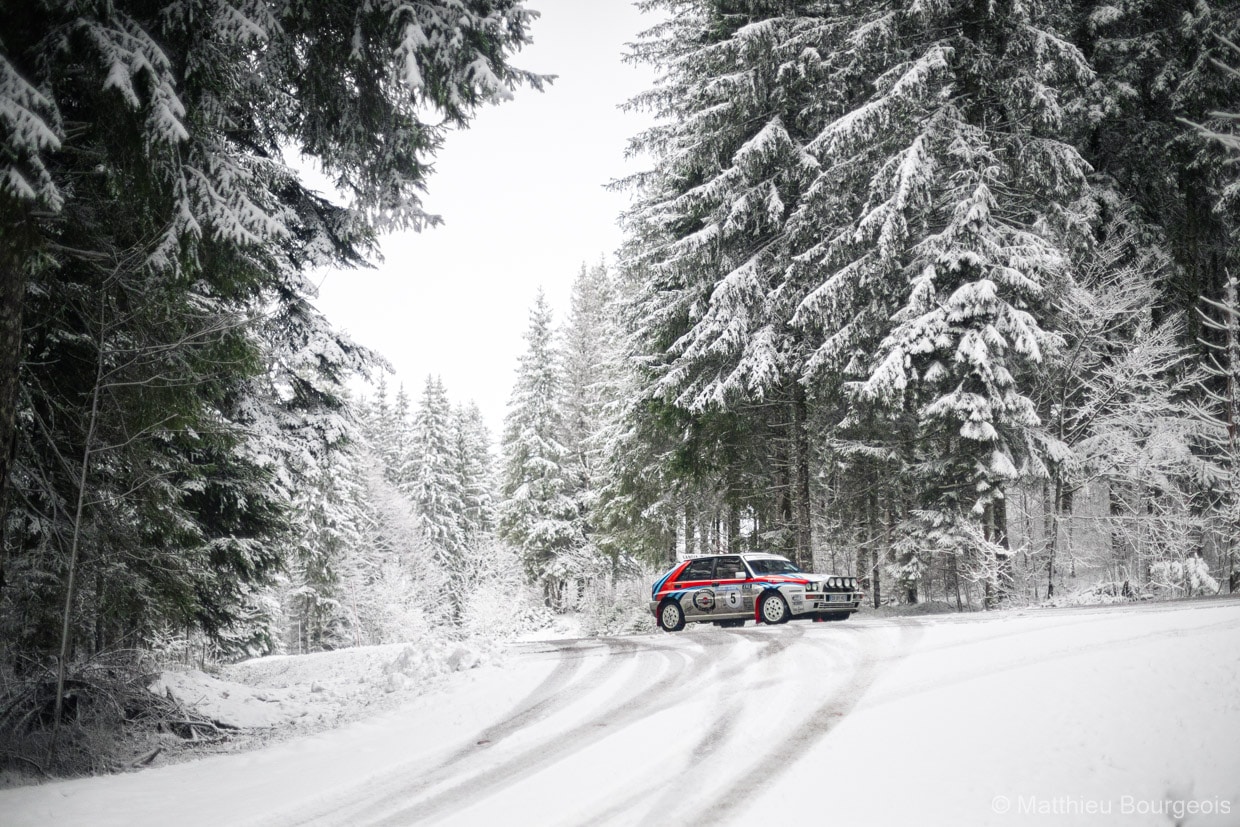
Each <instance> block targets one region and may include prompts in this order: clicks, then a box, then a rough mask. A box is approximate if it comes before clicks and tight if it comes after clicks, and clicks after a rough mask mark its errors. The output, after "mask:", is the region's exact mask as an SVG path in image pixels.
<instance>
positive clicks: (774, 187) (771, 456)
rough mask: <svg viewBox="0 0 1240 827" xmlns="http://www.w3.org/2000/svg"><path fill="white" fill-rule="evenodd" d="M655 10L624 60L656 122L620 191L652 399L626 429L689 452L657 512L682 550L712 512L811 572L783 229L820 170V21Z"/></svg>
mask: <svg viewBox="0 0 1240 827" xmlns="http://www.w3.org/2000/svg"><path fill="white" fill-rule="evenodd" d="M647 6H648V7H649V8H665V9H666V10H667V11H668V12H670V15H671V16H670V19H669V20H668V21H667V22H666V23H664V24H662V25H660V26H658V27H656V28H655V29H653V30H651V32H650V33H648V35H647V36H646V38H645V40H644V41H643V42H642V43H640V44H638V45H637V47H636V48H635V51H634V58H635V59H637V60H641V61H645V62H648V63H652V64H655V65H656V66H659V67H660V68H662V69H663V75H662V77H661V78H660V79H659V81H658V86H657V88H656V89H654V90H652V91H651V92H649V93H646V94H645V95H642V96H639V97H638V98H636V99H635V100H634V101H633V105H634V106H645V107H648V108H650V109H651V110H652V111H653V112H654V114H655V115H656V116H658V117H659V118H660V119H661V121H662V123H660V124H659V125H657V126H655V127H654V128H652V129H650V130H648V131H646V132H644V133H642V134H641V135H638V136H637V137H636V138H635V139H634V140H633V142H632V148H633V149H634V150H635V151H638V152H645V153H648V154H650V155H651V157H652V158H653V160H654V168H653V169H652V170H651V171H649V172H647V173H643V174H641V175H639V176H635V177H634V178H633V179H632V180H631V182H630V183H632V184H635V185H636V186H637V188H638V190H639V198H638V200H637V203H636V205H635V207H634V208H633V209H632V210H631V211H630V212H629V213H628V215H627V216H626V224H627V229H628V232H629V235H630V239H629V247H628V255H627V258H628V262H627V264H628V266H629V267H631V268H632V269H633V270H635V271H636V272H638V273H640V278H641V284H642V289H641V290H640V291H639V292H638V294H637V296H636V302H637V312H636V313H635V314H634V319H635V320H636V321H637V323H638V337H639V341H640V345H639V349H640V351H641V352H642V353H643V354H644V355H645V357H646V358H645V367H646V369H647V371H648V373H647V380H646V381H647V386H646V388H645V389H644V391H643V392H644V395H645V396H646V397H647V399H648V400H649V401H648V404H647V405H645V406H643V407H640V408H637V409H635V413H637V414H638V415H639V416H643V417H646V419H647V421H646V422H645V423H644V424H643V430H647V431H650V432H651V433H652V436H653V432H654V431H657V430H659V428H660V426H661V425H663V426H666V427H667V429H668V432H667V433H666V434H664V438H665V439H666V440H667V441H669V442H675V441H676V439H677V438H678V437H679V438H680V441H681V444H680V449H679V450H677V451H675V452H674V456H673V455H669V457H671V461H670V465H668V467H667V469H666V470H667V476H668V480H667V483H666V484H665V485H664V488H665V490H666V491H667V492H668V494H669V495H671V496H669V497H668V501H667V502H666V503H665V505H664V507H663V510H669V509H674V510H677V511H679V510H680V509H682V508H683V510H684V512H683V516H681V515H679V514H678V515H677V517H676V521H678V522H680V523H681V525H682V526H683V527H684V528H683V530H684V533H685V536H686V537H689V538H694V537H696V539H690V540H688V541H687V542H689V543H691V544H693V543H700V542H701V535H702V534H703V533H704V532H702V531H700V530H695V529H698V528H699V526H698V525H697V523H698V522H699V520H700V519H701V518H702V517H703V516H705V517H706V519H707V520H708V521H712V520H715V519H717V517H716V514H715V512H716V510H717V509H718V508H719V506H720V505H722V506H723V507H724V508H725V510H726V512H727V514H726V517H724V520H725V521H726V523H727V524H728V526H729V530H728V531H727V535H728V540H727V542H728V543H729V544H731V545H733V546H734V547H738V546H737V544H738V543H739V541H740V537H739V532H740V524H741V517H742V516H744V517H745V518H746V520H747V522H749V523H750V525H751V527H752V529H751V532H750V539H749V542H753V543H762V544H764V545H774V546H775V547H776V548H783V547H785V546H788V547H790V548H791V547H793V546H795V547H796V548H797V549H798V552H799V553H800V554H801V555H802V556H803V557H808V545H809V523H810V519H809V511H808V479H809V476H810V475H809V468H808V462H809V452H808V449H807V442H806V439H805V437H806V433H805V431H804V427H803V426H804V422H805V421H806V416H807V411H806V404H805V403H806V400H805V396H804V393H803V390H802V389H800V388H799V387H798V386H797V384H796V382H797V378H798V376H799V373H800V371H799V365H798V361H799V359H798V357H797V355H796V354H797V352H798V348H797V344H796V341H795V337H794V333H795V331H793V330H792V329H791V328H790V326H789V324H788V321H789V319H790V317H791V315H792V308H790V307H788V306H787V302H786V299H785V297H784V296H783V295H782V294H780V293H779V292H778V291H777V290H776V288H777V286H778V285H779V282H780V279H781V275H782V272H783V270H784V267H785V264H784V257H785V255H786V246H785V241H786V239H785V233H786V230H787V224H788V221H789V218H790V217H791V216H792V215H794V214H795V212H796V211H797V209H798V204H799V201H800V199H801V197H802V195H803V193H804V191H805V189H806V188H807V187H808V185H809V183H810V182H811V181H812V180H814V178H815V177H816V175H817V174H818V172H819V170H818V166H817V162H816V161H815V159H814V158H813V157H811V156H810V155H809V154H808V153H806V152H805V151H804V149H803V146H804V143H805V141H806V140H807V139H808V138H809V137H810V136H812V134H813V128H814V126H815V121H814V117H813V114H812V113H813V110H814V109H815V106H816V105H817V104H816V103H815V98H816V96H817V94H818V91H819V90H818V89H817V88H816V83H817V78H818V74H819V71H820V67H821V63H822V55H821V54H820V53H819V51H818V49H817V47H818V46H819V45H820V37H819V35H818V33H817V28H818V27H819V26H820V25H821V24H822V19H821V18H822V17H823V15H824V14H825V13H824V11H823V10H822V9H821V8H820V7H818V6H817V5H816V4H813V3H797V2H794V3H786V2H780V3H774V2H750V3H742V4H734V3H718V2H694V3H679V2H676V3H660V2H655V3H649V4H647ZM677 483H679V484H677ZM674 489H680V491H679V493H678V494H672V491H673V490H674ZM794 500H795V501H796V504H795V507H794ZM794 520H795V521H796V522H798V523H799V525H797V527H796V529H795V530H791V529H789V528H788V527H789V526H790V525H791V524H792V523H793V522H794ZM716 533H717V532H716ZM805 562H808V560H806V561H805Z"/></svg>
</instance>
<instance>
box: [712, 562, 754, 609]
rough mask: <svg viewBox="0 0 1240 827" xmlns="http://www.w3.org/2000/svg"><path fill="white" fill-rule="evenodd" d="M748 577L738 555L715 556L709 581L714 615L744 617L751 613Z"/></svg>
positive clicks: (751, 602) (751, 597)
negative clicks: (713, 567) (713, 602)
mask: <svg viewBox="0 0 1240 827" xmlns="http://www.w3.org/2000/svg"><path fill="white" fill-rule="evenodd" d="M749 579H750V577H749V573H748V570H747V569H746V568H745V562H744V561H743V560H741V558H740V556H739V555H736V554H725V555H724V556H722V557H716V558H715V575H714V579H713V580H712V581H711V588H712V589H713V590H714V592H715V609H714V612H713V614H714V616H715V617H746V616H748V615H750V614H752V613H753V594H752V588H753V587H752V585H751V584H750V583H749V582H748V581H749ZM746 586H748V587H749V588H748V589H746ZM745 598H749V600H748V601H746V599H745ZM746 602H748V607H746Z"/></svg>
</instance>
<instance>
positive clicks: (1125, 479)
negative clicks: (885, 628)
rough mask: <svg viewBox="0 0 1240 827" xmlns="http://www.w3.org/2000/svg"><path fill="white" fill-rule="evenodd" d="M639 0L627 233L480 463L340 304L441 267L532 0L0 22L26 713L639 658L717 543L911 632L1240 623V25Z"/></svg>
mask: <svg viewBox="0 0 1240 827" xmlns="http://www.w3.org/2000/svg"><path fill="white" fill-rule="evenodd" d="M637 5H638V6H639V7H641V8H642V9H643V10H644V11H646V12H647V13H648V16H649V19H650V27H649V28H648V30H647V31H646V32H645V33H644V34H643V35H642V36H641V38H640V39H639V40H638V41H637V42H635V43H633V44H631V47H630V53H629V56H628V57H629V59H630V60H631V61H633V62H636V63H638V64H642V65H645V66H648V67H651V68H652V69H653V70H654V72H655V74H656V76H657V78H658V80H657V82H656V83H655V84H654V85H653V87H652V88H650V89H649V90H648V91H646V92H645V93H643V94H641V95H639V96H638V97H637V98H635V99H633V100H631V101H630V102H628V104H627V106H629V107H633V108H635V109H640V110H643V111H646V112H648V113H650V114H651V115H652V122H653V124H654V125H653V126H651V127H649V128H648V129H646V130H644V131H642V132H640V133H639V134H636V135H633V136H629V138H630V141H629V147H630V151H631V153H633V154H635V155H637V156H639V157H643V158H645V159H646V161H647V163H646V164H645V166H644V168H643V169H642V171H641V172H639V173H636V174H633V175H631V176H630V177H627V178H625V179H623V180H619V181H616V182H614V183H613V186H615V187H618V188H621V189H623V190H624V191H625V192H627V193H629V194H630V196H631V198H632V201H631V205H632V206H631V207H630V208H629V210H628V211H627V212H626V213H625V214H624V215H623V216H622V217H621V222H622V226H623V229H624V237H625V241H624V245H623V247H622V248H621V249H619V250H616V251H607V250H600V251H599V258H598V259H597V260H596V261H594V262H586V263H584V264H583V265H582V266H581V269H580V272H579V273H578V274H577V276H576V281H575V283H574V286H573V291H572V297H571V306H569V307H563V308H553V307H552V306H551V303H550V301H549V300H548V298H547V297H546V296H545V295H543V294H539V295H537V296H531V297H530V303H529V307H528V323H527V327H526V333H525V338H524V342H523V348H524V349H523V351H522V353H521V355H520V361H519V368H518V369H517V371H516V373H515V375H514V376H513V377H512V386H511V392H510V397H509V399H510V401H509V406H508V409H507V411H508V412H507V417H506V419H505V420H504V424H503V428H502V430H501V431H500V432H498V433H492V432H491V431H490V429H489V428H488V425H487V423H486V420H485V418H484V417H483V415H482V413H481V412H480V411H479V409H478V407H477V405H476V404H473V403H471V402H469V401H468V400H461V399H457V398H455V397H454V396H453V394H452V391H453V389H452V388H450V387H446V386H445V384H444V382H443V381H442V380H441V379H439V378H438V377H437V376H433V375H432V376H429V377H396V376H395V375H393V374H392V373H391V372H390V371H389V370H388V367H387V363H386V361H385V358H384V355H383V354H381V353H378V352H375V351H374V350H372V349H370V348H368V347H366V346H365V344H364V343H363V342H361V341H355V340H354V339H352V338H351V337H350V336H348V335H346V334H344V333H342V332H340V331H339V330H337V329H336V328H335V327H334V326H333V324H332V320H331V319H329V318H327V317H326V316H325V315H324V314H323V313H322V312H321V311H320V310H319V309H318V308H317V307H316V305H315V302H314V300H315V284H316V281H315V280H314V279H313V278H311V274H312V273H313V272H315V271H317V270H320V269H322V268H327V267H332V268H362V267H365V266H366V264H367V262H369V261H372V260H373V259H374V258H375V257H376V256H377V255H379V254H380V252H381V250H380V245H381V242H382V239H383V236H384V234H385V233H387V232H390V231H392V230H396V229H410V228H413V229H421V230H422V231H424V232H427V233H432V232H434V231H435V226H436V224H437V223H438V222H439V220H440V219H439V217H438V216H436V215H434V214H431V213H430V212H429V211H427V210H426V209H425V208H424V205H423V197H424V195H425V194H426V192H427V191H428V189H429V190H433V189H434V187H435V179H434V176H433V175H431V174H430V172H431V170H432V167H433V163H434V160H435V157H436V153H437V152H438V151H439V150H440V149H441V148H442V147H443V145H444V144H445V141H451V140H452V138H453V132H454V131H459V130H462V129H466V128H468V127H469V126H470V124H471V122H472V121H473V119H474V116H475V115H476V114H477V112H478V111H479V110H480V108H481V107H484V106H490V105H500V106H520V105H521V101H520V100H516V101H513V100H509V98H511V97H512V92H513V90H515V89H517V88H524V89H530V90H539V89H542V88H543V87H544V85H545V84H547V83H550V82H552V79H551V78H549V77H547V76H543V75H539V74H535V73H532V72H529V71H526V70H524V69H522V68H520V67H521V65H522V62H521V55H520V49H521V48H522V47H523V46H524V45H526V44H527V43H528V42H530V38H531V30H532V25H533V23H534V21H535V20H536V16H535V13H534V11H533V9H536V8H537V3H534V2H533V0H529V2H527V0H424V2H417V3H404V2H397V0H370V2H366V3H357V2H353V0H110V1H109V2H94V0H0V674H3V675H5V676H6V677H5V684H4V685H5V686H22V687H30V686H36V687H37V686H43V687H45V688H46V693H47V695H46V696H47V697H49V698H51V697H54V698H55V699H56V704H57V710H56V716H55V718H56V719H57V720H58V719H59V704H60V703H61V699H62V697H63V696H64V687H65V686H66V684H67V683H71V682H73V681H75V680H78V681H89V675H90V674H92V673H91V671H90V670H91V669H92V668H95V667H94V665H97V664H98V663H100V662H102V661H106V659H107V658H109V657H117V656H118V655H117V653H121V652H146V653H149V652H162V653H166V654H167V653H171V656H175V657H181V658H184V659H186V660H190V661H194V662H208V661H229V660H237V659H240V658H243V657H248V656H253V655H259V654H265V653H276V652H308V651H318V650H323V649H334V648H341V647H348V646H357V645H364V644H375V643H387V642H397V641H407V640H417V639H419V638H422V637H426V636H430V635H435V636H446V637H449V638H454V637H455V638H460V637H465V636H469V635H498V636H502V635H507V634H512V633H515V631H518V630H521V629H528V628H534V627H537V626H538V625H539V624H546V623H549V622H550V621H551V619H553V618H554V617H555V616H557V615H560V614H564V613H569V612H579V613H583V614H584V615H586V616H588V618H589V620H588V623H587V624H586V626H587V628H588V629H591V630H595V631H604V632H622V631H644V630H650V629H653V628H654V626H653V620H652V618H651V617H650V612H649V608H648V605H647V603H648V600H649V586H650V582H651V581H652V580H653V579H654V578H655V577H656V576H657V574H658V573H659V572H660V571H663V570H665V569H666V568H667V567H668V566H669V565H670V564H671V563H673V562H675V561H676V560H677V559H678V558H679V557H682V556H683V555H686V554H692V553H698V552H706V551H711V550H717V549H727V550H733V551H740V550H759V549H760V550H765V551H773V552H777V553H780V554H784V555H786V556H788V557H789V558H790V559H792V560H794V561H795V562H797V563H798V564H801V565H803V566H805V567H814V568H815V570H819V571H832V572H838V573H842V574H848V575H851V576H855V577H858V578H860V580H861V582H862V584H863V588H864V590H865V592H866V598H867V601H869V602H870V603H871V604H872V605H873V606H875V607H877V606H882V605H889V604H901V605H903V604H917V603H924V602H938V603H943V604H947V605H948V606H950V607H951V609H953V610H957V611H982V610H987V609H992V608H999V607H1004V606H1012V605H1029V604H1040V603H1044V602H1048V601H1057V600H1060V601H1062V600H1079V601H1085V602H1088V601H1105V600H1122V599H1150V598H1154V599H1160V598H1173V597H1190V596H1196V595H1212V594H1220V593H1222V594H1226V593H1230V592H1233V591H1236V590H1238V589H1240V560H1238V559H1237V558H1238V557H1240V547H1238V546H1240V536H1238V535H1240V531H1238V525H1240V445H1238V444H1237V418H1238V417H1240V398H1238V396H1240V385H1238V380H1240V298H1238V297H1237V296H1238V291H1240V288H1238V284H1240V247H1238V246H1237V242H1238V241H1240V3H1236V2H1233V1H1232V0H879V1H878V2H860V1H859V0H826V1H822V2H811V1H810V0H641V2H639V3H637ZM600 59H603V58H600ZM299 156H305V157H307V158H310V159H313V160H314V161H315V162H317V164H319V165H320V166H321V168H322V170H323V171H324V172H325V173H326V175H327V176H328V177H329V179H330V181H331V182H332V184H333V185H334V187H335V188H336V190H337V191H338V193H339V194H340V195H341V198H336V197H335V196H328V195H325V194H323V193H320V192H318V191H316V190H315V189H314V188H313V187H312V186H310V185H309V184H307V183H306V182H305V181H304V180H303V179H302V177H301V176H300V174H299V171H298V170H299V167H298V165H297V163H296V159H297V158H298V157H299ZM429 277H431V276H428V275H424V274H423V275H419V274H416V273H415V274H412V275H411V276H410V278H429ZM472 277H473V278H476V279H477V281H478V286H479V288H480V289H485V287H486V280H487V279H488V278H494V277H496V276H495V274H487V273H477V274H474V275H473V276H472ZM522 312H524V311H522ZM557 312H558V316H559V317H560V318H562V319H563V320H564V321H562V322H561V323H557V322H556V319H557ZM362 386H364V387H365V388H366V390H365V391H364V392H361V391H358V390H357V388H359V387H362ZM53 686H54V687H56V689H55V690H54V693H53V691H52V690H51V689H50V688H51V687H53ZM23 691H26V690H23ZM29 691H31V692H34V691H36V690H33V689H32V690H29ZM10 694H11V693H10ZM23 697H26V696H23ZM16 708H17V707H14V706H12V705H10V706H9V707H7V708H5V707H0V728H3V727H6V726H7V727H12V726H16V725H17V723H18V722H17V720H16V718H15V717H14V715H9V712H11V711H12V710H13V709H16ZM23 708H25V707H23ZM6 715H7V716H8V717H5V716H6Z"/></svg>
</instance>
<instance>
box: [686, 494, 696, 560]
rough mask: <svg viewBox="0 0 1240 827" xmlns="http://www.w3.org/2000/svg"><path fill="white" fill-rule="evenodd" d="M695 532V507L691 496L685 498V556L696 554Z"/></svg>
mask: <svg viewBox="0 0 1240 827" xmlns="http://www.w3.org/2000/svg"><path fill="white" fill-rule="evenodd" d="M696 534H697V507H696V506H695V504H694V502H693V497H688V498H686V499H685V556H689V555H691V554H696V553H697V550H696V549H695V548H694V546H695V545H696V540H695V535H696Z"/></svg>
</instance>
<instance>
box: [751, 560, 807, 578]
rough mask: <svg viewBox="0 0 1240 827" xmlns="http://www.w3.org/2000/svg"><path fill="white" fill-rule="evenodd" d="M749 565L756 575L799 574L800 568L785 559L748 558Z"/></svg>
mask: <svg viewBox="0 0 1240 827" xmlns="http://www.w3.org/2000/svg"><path fill="white" fill-rule="evenodd" d="M749 567H750V568H751V569H753V573H754V574H757V575H763V574H799V573H800V571H801V570H800V569H799V568H797V567H796V566H795V565H793V564H792V563H790V562H788V561H787V560H770V559H767V560H750V561H749Z"/></svg>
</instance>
